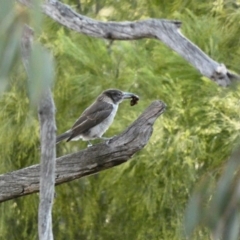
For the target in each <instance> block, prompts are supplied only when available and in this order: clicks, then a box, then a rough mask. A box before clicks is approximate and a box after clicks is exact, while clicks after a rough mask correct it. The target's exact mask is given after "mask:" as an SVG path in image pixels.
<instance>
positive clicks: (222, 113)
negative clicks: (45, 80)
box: [0, 0, 240, 240]
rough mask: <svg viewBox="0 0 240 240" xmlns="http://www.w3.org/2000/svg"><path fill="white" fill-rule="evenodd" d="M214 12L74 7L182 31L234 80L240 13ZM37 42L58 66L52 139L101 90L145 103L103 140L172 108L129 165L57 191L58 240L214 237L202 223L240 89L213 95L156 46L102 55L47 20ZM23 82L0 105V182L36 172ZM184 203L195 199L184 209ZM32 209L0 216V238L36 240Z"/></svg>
mask: <svg viewBox="0 0 240 240" xmlns="http://www.w3.org/2000/svg"><path fill="white" fill-rule="evenodd" d="M216 2H217V1H198V3H197V4H196V1H195V2H193V1H180V0H178V1H155V0H151V1H144V0H141V1H111V0H108V1H107V0H105V1H101V4H100V5H98V1H82V2H81V3H82V11H83V13H84V14H87V15H88V16H91V17H94V18H97V19H106V20H117V21H124V20H137V19H142V18H146V17H153V18H154V17H155V18H168V19H171V18H172V19H173V18H174V19H180V20H181V21H182V22H183V23H184V24H183V27H182V31H183V33H184V34H185V35H186V36H187V37H188V38H189V39H191V40H192V41H193V42H194V43H196V44H197V45H199V47H200V48H201V49H203V51H205V52H206V53H207V54H209V55H210V56H211V57H212V58H214V59H215V60H217V61H220V62H224V63H225V64H226V65H227V67H228V68H230V69H233V70H235V71H237V70H238V65H237V64H238V59H239V53H240V45H239V37H238V34H237V31H238V30H237V29H239V26H238V25H239V24H238V22H239V21H237V19H239V10H238V9H237V8H234V7H233V6H232V5H231V4H229V5H227V4H226V5H223V6H222V7H221V8H216V6H217V5H216V4H217V3H216ZM66 3H70V4H76V2H73V1H70V0H69V1H68V2H67V1H66ZM96 7H97V8H98V9H97V10H98V11H96ZM38 39H39V41H40V42H41V43H42V44H43V45H44V46H46V47H47V48H48V49H49V50H50V51H51V52H52V53H53V55H54V59H55V62H56V64H55V65H56V68H55V69H56V81H55V85H54V89H53V90H54V97H55V104H56V107H57V113H56V119H57V126H58V133H62V132H63V131H65V130H67V129H68V128H69V127H70V126H71V125H72V124H73V122H74V121H75V119H76V118H77V117H78V116H79V114H80V113H81V112H82V111H83V110H84V109H85V108H86V107H87V106H88V105H89V104H90V103H91V102H92V101H93V100H94V99H95V97H96V96H97V95H98V94H99V93H100V92H101V91H102V90H104V89H107V88H119V89H122V90H125V91H132V92H134V93H136V94H138V95H139V96H140V98H141V100H140V101H139V104H138V105H136V106H134V107H129V103H127V102H125V103H122V104H121V106H120V109H119V112H118V114H117V116H116V119H115V121H114V123H113V125H112V126H111V128H110V129H109V131H108V132H107V134H106V136H112V135H116V134H118V133H120V132H121V131H122V130H124V129H125V128H126V127H127V126H128V125H129V124H130V123H131V122H132V121H133V120H135V118H136V117H137V116H138V115H139V114H140V113H141V112H142V111H143V110H144V109H145V108H146V107H147V106H148V105H149V104H150V103H151V102H152V101H153V100H156V99H161V100H163V101H164V102H166V104H167V106H168V107H167V111H166V112H165V113H164V115H163V116H161V117H160V119H159V120H157V122H156V123H155V125H154V132H153V135H152V138H151V140H150V142H149V144H148V145H147V146H146V147H145V149H144V150H142V151H141V152H140V153H138V154H136V155H135V156H134V157H133V159H132V160H131V161H130V162H128V163H126V164H123V165H120V166H118V167H116V168H113V169H109V170H107V171H104V172H102V173H99V174H97V175H94V176H90V177H86V178H83V179H81V180H76V181H74V182H71V183H68V184H64V185H61V186H58V187H57V188H56V199H55V204H54V212H53V214H54V216H53V226H54V236H55V239H59V240H61V239H86V240H88V239H89V240H94V239H98V240H99V239H100V240H101V239H102V240H107V239H119V240H122V239H129V240H132V239H138V240H145V239H164V240H165V239H169V240H170V239H171V240H172V239H177V240H179V239H185V237H184V235H183V233H184V231H187V233H188V234H190V233H192V232H193V231H194V229H195V227H196V225H197V224H198V223H202V224H203V226H204V227H202V226H199V227H198V228H197V229H196V230H195V231H194V232H193V235H192V239H210V231H212V230H213V228H211V227H210V228H208V229H207V228H206V226H209V224H211V223H205V222H204V221H203V220H202V215H201V214H200V213H201V209H202V208H204V207H205V206H207V205H208V203H209V199H211V198H212V191H211V190H212V189H214V188H216V182H217V180H218V178H219V176H220V174H221V173H222V168H223V166H224V165H225V162H226V160H227V158H228V157H229V156H230V154H231V151H232V149H233V148H234V146H236V145H237V144H238V142H239V128H240V125H239V117H240V116H239V86H237V85H236V86H234V88H235V89H231V88H229V89H222V88H219V87H218V86H216V85H215V84H214V83H213V82H211V81H210V80H209V79H206V78H204V77H202V76H201V75H200V74H199V73H198V72H197V71H196V69H194V68H193V67H192V66H190V65H189V64H188V63H187V62H186V61H185V60H184V59H182V58H181V57H180V56H178V55H177V54H176V53H174V52H172V51H171V50H170V49H168V48H167V47H166V46H164V45H163V44H162V43H160V42H158V41H155V40H150V39H146V40H139V41H131V42H130V41H125V42H123V41H122V42H121V41H115V42H113V43H112V44H110V43H109V42H108V41H105V40H102V39H93V38H89V37H86V36H83V35H79V34H77V33H75V32H72V31H69V30H67V29H65V28H63V27H61V26H59V25H58V24H56V23H54V22H53V21H51V20H49V19H47V18H46V19H44V26H43V31H42V33H41V34H40V35H39V36H38ZM39 64H40V65H41V64H43V62H40V61H39ZM45 64H46V63H45ZM41 66H42V67H43V65H41ZM25 78H26V76H25V74H24V69H23V67H22V66H20V65H17V67H15V69H14V71H13V72H12V74H11V82H10V87H9V89H8V91H6V92H5V93H4V94H3V96H2V98H1V100H0V101H1V106H3V107H2V111H1V112H0V132H1V136H2V137H1V138H0V146H1V148H0V155H1V159H2V161H1V163H0V171H1V173H5V172H8V171H12V170H15V169H18V168H21V167H26V166H29V165H31V164H33V163H38V162H39V150H38V145H39V140H38V135H39V134H38V129H39V127H38V121H37V116H36V112H35V111H33V110H29V100H28V92H27V90H26V85H27V83H26V81H25ZM85 147H86V143H84V142H75V143H74V142H73V143H62V144H61V145H59V146H58V149H57V151H58V156H60V155H63V154H66V153H70V152H73V151H77V150H79V149H83V148H85ZM197 182H200V183H198V184H197V186H198V187H197V189H195V186H196V183H197ZM194 189H195V190H194ZM197 190H199V191H197ZM192 192H194V194H195V193H196V194H195V195H193V196H192V197H191V198H190V196H191V194H192ZM202 197H203V198H204V201H201V198H202ZM189 198H190V199H192V200H193V201H192V202H190V204H189V207H188V208H187V209H190V211H188V213H189V214H190V215H187V216H190V218H188V219H190V222H191V224H192V225H187V226H188V228H185V227H184V226H183V219H184V214H185V209H186V205H187V202H188V199H189ZM220 198H221V196H220ZM196 203H199V205H196ZM37 204H38V196H37V195H33V196H28V197H24V198H22V199H16V200H11V201H9V202H6V203H3V204H1V208H0V210H1V215H0V216H1V217H0V221H1V224H0V238H1V239H36V238H37V208H38V206H37ZM196 206H199V209H198V208H196ZM200 207H202V208H200ZM188 219H186V222H187V224H189V223H188V222H189V220H188ZM236 222H237V221H236ZM204 224H205V225H204ZM209 229H210V230H209ZM229 239H230V238H229Z"/></svg>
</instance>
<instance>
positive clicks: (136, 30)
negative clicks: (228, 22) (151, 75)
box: [17, 0, 239, 86]
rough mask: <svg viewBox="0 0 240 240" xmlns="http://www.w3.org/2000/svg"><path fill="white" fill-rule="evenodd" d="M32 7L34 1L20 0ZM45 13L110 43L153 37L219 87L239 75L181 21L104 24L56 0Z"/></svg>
mask: <svg viewBox="0 0 240 240" xmlns="http://www.w3.org/2000/svg"><path fill="white" fill-rule="evenodd" d="M17 1H18V2H20V3H22V4H24V5H26V6H29V7H30V6H31V0H17ZM42 11H43V12H44V13H45V14H46V15H47V16H49V17H50V18H52V19H53V20H55V21H56V22H58V23H60V24H62V25H63V26H65V27H67V28H69V29H72V30H74V31H76V32H79V33H82V34H86V35H88V36H92V37H96V38H104V39H109V40H135V39H142V38H154V39H158V40H160V41H162V42H163V43H164V44H166V45H167V46H168V47H170V48H171V49H172V50H174V51H175V52H177V53H178V54H179V55H180V56H182V57H183V58H184V59H185V60H187V61H188V62H189V63H190V64H191V65H193V66H194V67H195V68H196V69H197V70H198V71H199V72H200V73H201V74H202V75H203V76H206V77H208V78H210V79H211V80H212V81H214V82H216V83H217V84H218V85H220V86H228V85H229V84H230V83H231V82H232V81H233V80H234V79H239V76H237V75H235V74H233V73H231V72H229V70H228V69H227V68H226V67H225V65H224V64H221V63H218V62H216V61H214V60H213V59H211V58H210V57H209V56H208V55H206V54H205V53H204V52H203V51H202V50H201V49H200V48H199V47H197V46H196V45H195V44H194V43H192V42H191V41H190V40H188V39H187V38H186V37H184V36H183V35H182V34H181V33H180V27H181V22H180V21H174V20H173V21H169V20H161V19H147V20H141V21H136V22H102V21H97V20H94V19H91V18H88V17H85V16H83V15H80V14H78V13H76V12H75V11H73V10H72V9H71V8H70V7H69V6H68V5H65V4H63V3H61V2H59V1H57V0H48V1H46V3H45V4H43V5H42Z"/></svg>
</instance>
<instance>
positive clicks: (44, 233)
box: [22, 26, 56, 240]
mask: <svg viewBox="0 0 240 240" xmlns="http://www.w3.org/2000/svg"><path fill="white" fill-rule="evenodd" d="M33 34H34V32H33V30H32V29H31V28H29V27H28V26H25V27H24V29H23V36H22V60H23V63H24V66H25V68H26V71H27V73H29V71H30V69H29V55H30V52H31V45H32V41H33ZM30 80H31V79H30ZM38 113H39V121H40V132H41V169H40V170H39V172H40V176H39V178H40V203H39V211H38V234H39V239H40V240H52V239H53V233H52V205H53V198H54V185H55V165H56V164H55V159H56V146H55V142H56V125H55V106H54V102H53V98H52V94H51V90H50V88H49V87H48V88H47V89H45V90H44V92H43V93H42V98H41V100H40V102H39V107H38Z"/></svg>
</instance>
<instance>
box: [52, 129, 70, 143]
mask: <svg viewBox="0 0 240 240" xmlns="http://www.w3.org/2000/svg"><path fill="white" fill-rule="evenodd" d="M71 134H72V132H71V131H67V132H65V133H62V134H61V135H59V136H57V139H56V144H58V143H59V142H61V141H63V140H65V139H67V138H69V137H70V136H71Z"/></svg>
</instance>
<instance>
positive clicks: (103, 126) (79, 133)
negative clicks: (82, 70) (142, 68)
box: [56, 89, 139, 146]
mask: <svg viewBox="0 0 240 240" xmlns="http://www.w3.org/2000/svg"><path fill="white" fill-rule="evenodd" d="M124 99H131V106H132V105H135V104H136V103H137V101H138V99H139V98H138V96H137V95H135V94H133V93H129V92H122V91H120V90H117V89H109V90H106V91H104V92H102V93H101V94H100V95H99V96H98V97H97V99H96V100H95V102H94V103H93V104H92V105H90V106H89V107H88V108H87V109H86V110H85V111H84V112H83V113H82V115H81V116H80V117H79V118H78V120H77V121H76V122H75V123H74V125H73V126H72V128H71V129H70V130H68V131H66V132H65V133H63V134H61V135H59V136H58V137H57V139H56V143H59V142H61V141H63V140H65V139H66V141H67V142H69V141H77V140H79V139H82V140H83V141H88V142H89V144H88V146H91V145H92V144H91V142H90V140H93V139H97V138H100V139H104V140H109V138H104V137H102V135H103V134H104V133H105V132H106V131H107V129H108V128H109V127H110V125H111V124H112V122H113V119H114V117H115V115H116V113H117V110H118V105H119V103H121V102H122V101H123V100H124Z"/></svg>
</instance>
